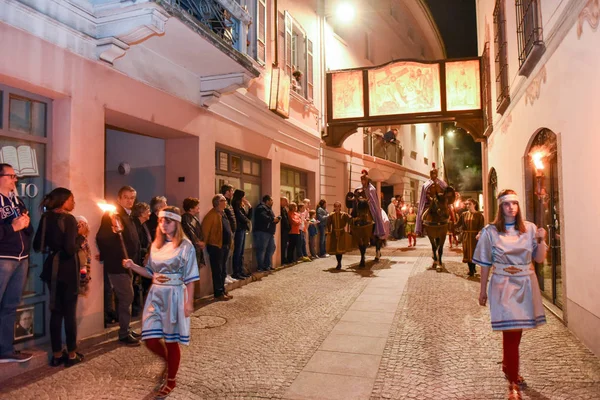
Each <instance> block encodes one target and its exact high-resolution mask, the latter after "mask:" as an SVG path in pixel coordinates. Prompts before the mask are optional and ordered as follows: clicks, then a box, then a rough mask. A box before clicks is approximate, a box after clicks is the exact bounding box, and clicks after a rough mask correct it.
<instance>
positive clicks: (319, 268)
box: [0, 257, 369, 400]
mask: <svg viewBox="0 0 600 400" xmlns="http://www.w3.org/2000/svg"><path fill="white" fill-rule="evenodd" d="M332 258H333V257H332ZM332 258H330V259H324V260H319V261H315V262H312V263H304V264H299V265H297V266H296V267H294V268H290V269H286V270H282V271H279V272H277V273H276V274H273V275H271V276H269V277H267V278H264V279H263V280H261V281H258V282H254V283H253V284H251V285H247V286H244V287H243V288H240V289H239V290H235V291H234V292H232V293H233V294H234V296H235V298H234V299H233V300H232V301H229V302H220V303H213V304H210V305H208V306H206V307H203V308H201V309H200V310H198V311H196V312H195V313H194V317H196V316H204V317H208V318H202V319H201V318H192V340H191V345H190V346H189V347H184V348H183V351H182V364H181V367H180V370H179V374H178V378H179V379H178V383H177V385H178V386H177V389H176V390H175V391H174V392H173V393H172V395H171V396H170V397H169V398H170V399H242V398H244V399H245V398H255V399H259V398H281V397H282V396H283V394H284V393H285V391H286V389H287V388H288V387H289V386H290V385H291V383H292V382H293V380H294V379H295V378H296V377H297V375H298V374H299V373H300V371H301V370H302V368H303V367H304V366H305V365H306V363H307V362H308V361H309V360H310V358H311V356H312V355H313V354H314V353H315V351H316V350H317V349H318V347H319V346H320V345H321V343H322V342H323V340H324V339H325V337H326V336H327V335H328V334H329V332H330V331H331V329H332V328H333V327H334V326H335V324H336V323H337V322H338V320H339V319H340V318H341V317H342V316H343V314H344V313H345V311H346V310H347V308H348V307H349V305H350V304H352V303H353V302H354V300H355V299H356V297H358V296H359V295H360V293H361V292H362V291H363V289H364V287H365V286H366V285H367V283H368V282H369V280H368V279H366V278H362V277H361V276H360V275H359V274H357V273H354V272H353V271H351V270H346V271H342V272H339V273H330V272H329V271H330V268H332V267H333V266H334V264H335V259H333V260H332ZM348 259H349V260H344V261H345V262H344V264H346V263H347V262H348V263H349V262H350V261H351V257H348ZM356 261H358V260H356ZM352 262H353V261H352ZM210 317H221V318H225V319H226V320H227V323H226V324H224V325H222V326H219V327H216V328H212V329H201V327H202V326H205V325H206V321H207V320H210V319H211V318H210ZM213 319H216V318H213ZM160 371H161V362H160V361H159V360H158V359H157V358H155V357H154V356H153V355H152V354H150V352H149V351H147V350H146V349H145V348H143V347H142V348H133V349H132V348H124V347H118V348H116V349H115V350H112V351H110V352H108V353H106V354H102V355H100V356H97V357H95V358H93V359H92V360H89V361H87V362H85V363H82V364H80V365H77V366H75V367H73V368H70V369H63V370H60V371H59V372H56V373H54V374H52V375H51V376H47V377H45V378H43V379H41V380H39V381H37V382H35V383H31V384H29V385H26V386H24V387H21V388H19V389H16V390H12V391H11V392H9V393H6V394H0V398H1V399H11V400H16V399H32V400H34V399H35V400H44V399H52V400H54V399H63V398H64V399H67V398H69V399H73V398H77V399H119V400H121V399H142V398H145V397H146V396H147V395H148V394H149V393H150V392H151V390H152V388H153V387H154V384H155V382H156V378H155V377H156V376H157V375H158V374H159V373H160Z"/></svg>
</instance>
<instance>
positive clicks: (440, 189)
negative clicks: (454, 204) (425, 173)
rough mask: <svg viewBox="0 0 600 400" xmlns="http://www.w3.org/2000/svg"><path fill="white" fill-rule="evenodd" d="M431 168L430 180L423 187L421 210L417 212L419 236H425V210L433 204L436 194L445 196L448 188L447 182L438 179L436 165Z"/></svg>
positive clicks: (433, 164)
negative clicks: (423, 218) (423, 219)
mask: <svg viewBox="0 0 600 400" xmlns="http://www.w3.org/2000/svg"><path fill="white" fill-rule="evenodd" d="M431 166H432V168H431V171H429V177H430V179H428V180H427V182H425V184H424V185H423V189H421V197H420V199H419V210H418V211H417V226H416V233H417V235H421V234H423V221H422V217H423V212H425V210H426V209H427V208H428V207H429V205H430V204H431V199H433V196H434V195H436V194H443V193H444V189H446V188H447V187H448V185H447V184H446V182H444V181H443V180H441V179H439V178H438V170H437V168H436V167H435V163H432V164H431Z"/></svg>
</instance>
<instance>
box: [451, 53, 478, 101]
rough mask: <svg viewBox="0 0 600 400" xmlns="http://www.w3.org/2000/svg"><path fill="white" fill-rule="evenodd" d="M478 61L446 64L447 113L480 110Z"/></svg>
mask: <svg viewBox="0 0 600 400" xmlns="http://www.w3.org/2000/svg"><path fill="white" fill-rule="evenodd" d="M480 91H481V75H480V72H479V60H468V61H451V62H447V63H446V109H447V110H448V111H463V110H478V109H480V108H481V94H480Z"/></svg>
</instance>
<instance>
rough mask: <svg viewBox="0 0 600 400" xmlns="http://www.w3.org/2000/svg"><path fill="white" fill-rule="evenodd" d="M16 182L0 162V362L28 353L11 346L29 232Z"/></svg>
mask: <svg viewBox="0 0 600 400" xmlns="http://www.w3.org/2000/svg"><path fill="white" fill-rule="evenodd" d="M16 185H17V175H16V174H15V170H14V169H13V167H12V166H11V165H10V164H0V205H1V208H0V299H2V301H1V302H0V363H8V362H25V361H29V360H30V359H31V357H32V355H31V354H27V353H21V352H18V351H16V350H15V348H14V347H13V328H14V326H15V318H16V315H17V306H18V305H19V303H20V302H21V296H22V294H23V287H24V286H25V281H26V279H27V270H28V269H29V249H30V247H31V238H32V236H33V227H32V226H31V223H30V221H29V215H28V212H27V208H25V204H23V201H21V199H19V198H18V197H17V195H16V193H15V191H16Z"/></svg>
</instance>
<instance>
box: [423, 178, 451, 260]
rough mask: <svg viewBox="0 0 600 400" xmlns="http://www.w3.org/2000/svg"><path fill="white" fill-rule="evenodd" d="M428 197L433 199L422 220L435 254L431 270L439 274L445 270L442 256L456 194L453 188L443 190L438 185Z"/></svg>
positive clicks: (431, 189)
mask: <svg viewBox="0 0 600 400" xmlns="http://www.w3.org/2000/svg"><path fill="white" fill-rule="evenodd" d="M430 194H431V195H430ZM429 195H430V196H429ZM428 197H429V198H430V199H431V202H430V204H429V207H428V208H427V209H426V210H425V212H424V213H423V216H422V220H423V225H424V226H425V229H426V231H427V237H428V238H429V242H430V243H431V250H432V252H433V256H432V258H433V265H432V266H431V268H432V269H434V268H435V270H436V271H437V272H442V271H443V269H444V264H443V263H442V255H443V253H444V244H445V243H446V235H447V233H448V222H449V220H450V213H451V210H450V205H451V204H452V203H454V200H455V198H456V194H455V191H454V188H452V187H451V186H448V187H447V188H446V189H442V188H441V187H439V186H438V185H433V186H432V187H431V188H430V189H429V190H428Z"/></svg>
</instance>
